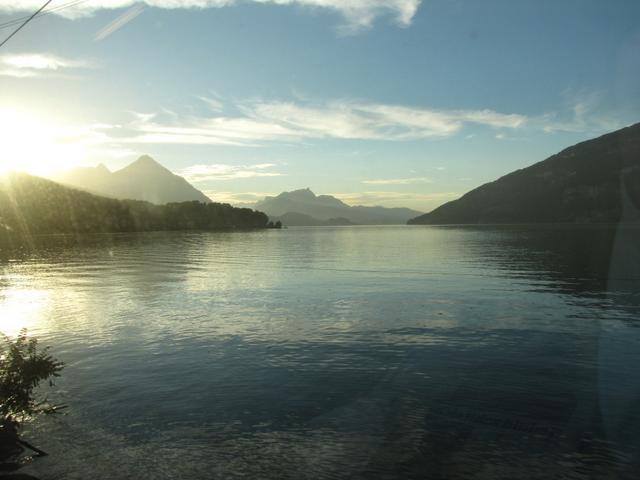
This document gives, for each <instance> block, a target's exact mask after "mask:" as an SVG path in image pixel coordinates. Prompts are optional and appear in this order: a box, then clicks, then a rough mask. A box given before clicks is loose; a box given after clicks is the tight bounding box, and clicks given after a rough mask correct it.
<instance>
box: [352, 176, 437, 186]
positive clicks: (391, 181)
mask: <svg viewBox="0 0 640 480" xmlns="http://www.w3.org/2000/svg"><path fill="white" fill-rule="evenodd" d="M431 182H432V180H431V179H430V178H427V177H412V178H381V179H377V180H363V181H362V183H366V184H367V185H411V184H414V183H431Z"/></svg>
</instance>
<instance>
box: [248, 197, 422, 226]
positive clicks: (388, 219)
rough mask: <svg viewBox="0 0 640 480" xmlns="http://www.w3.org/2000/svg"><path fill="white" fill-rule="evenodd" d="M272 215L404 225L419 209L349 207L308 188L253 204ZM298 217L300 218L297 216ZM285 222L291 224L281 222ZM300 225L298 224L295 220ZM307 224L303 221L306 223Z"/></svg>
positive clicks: (366, 223) (342, 222)
mask: <svg viewBox="0 0 640 480" xmlns="http://www.w3.org/2000/svg"><path fill="white" fill-rule="evenodd" d="M254 207H255V208H256V209H258V210H261V211H263V212H265V213H266V214H267V215H269V216H270V217H272V218H278V219H281V218H282V217H283V216H284V215H288V216H289V217H291V215H293V214H298V215H304V216H307V217H311V219H310V220H309V222H315V223H309V225H316V224H326V222H327V221H329V220H332V219H333V220H336V221H338V220H340V222H341V223H339V224H342V225H344V224H345V223H344V222H345V220H346V221H347V222H350V223H352V224H360V225H382V224H404V223H406V222H407V220H409V219H410V218H413V217H415V216H416V215H419V214H420V212H418V211H416V210H411V209H409V208H385V207H363V206H350V205H347V204H346V203H344V202H343V201H341V200H338V199H337V198H335V197H332V196H330V195H316V194H315V193H313V192H312V191H311V190H309V189H308V188H305V189H302V190H294V191H292V192H283V193H281V194H280V195H278V196H276V197H266V198H265V199H264V200H262V201H261V202H258V203H256V204H255V206H254ZM296 218H297V219H298V220H300V219H301V218H302V217H300V216H298V217H296ZM282 223H284V224H285V225H293V224H291V223H286V222H285V221H282ZM298 225H301V223H298ZM305 225H306V224H305Z"/></svg>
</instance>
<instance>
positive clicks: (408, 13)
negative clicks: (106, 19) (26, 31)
mask: <svg viewBox="0 0 640 480" xmlns="http://www.w3.org/2000/svg"><path fill="white" fill-rule="evenodd" d="M247 2H253V3H259V4H270V5H279V6H284V5H290V6H299V7H303V8H309V9H318V10H326V11H330V12H335V13H337V14H339V15H341V16H342V17H343V18H344V19H345V21H346V24H345V25H344V26H343V28H342V29H343V31H345V32H346V33H355V32H357V31H360V30H363V29H367V28H370V27H371V26H372V25H373V23H374V22H375V21H376V19H377V18H379V17H383V16H389V17H391V18H392V19H393V20H394V21H395V22H396V23H397V24H398V25H399V26H401V27H407V26H409V25H410V24H411V22H412V20H413V17H414V16H415V14H416V12H417V11H418V8H419V7H420V4H421V3H422V0H143V1H140V0H92V1H90V2H76V3H75V4H71V5H68V6H64V5H60V6H58V8H56V7H55V6H52V7H49V8H47V9H46V10H45V11H49V12H50V13H53V14H56V15H60V16H64V17H66V18H72V19H73V18H82V17H86V16H90V15H93V14H94V13H95V12H97V11H99V10H115V9H120V8H125V7H131V6H133V5H136V4H138V5H139V6H140V7H143V6H144V5H147V6H149V7H156V8H164V9H179V8H188V9H204V8H222V7H229V6H233V5H238V4H241V3H247ZM41 3H42V2H41V0H21V1H20V2H16V1H15V0H0V12H9V13H14V12H29V13H30V12H32V11H34V10H37V9H38V8H40V6H41ZM62 7H64V8H62ZM139 13H140V12H138V13H137V14H136V16H137V15H138V14H139ZM130 20H132V18H131V19H129V20H127V21H130ZM124 23H126V22H124ZM124 23H123V25H124ZM121 26H122V25H121ZM118 28H119V27H118ZM116 29H117V28H116ZM116 29H114V31H115V30H116Z"/></svg>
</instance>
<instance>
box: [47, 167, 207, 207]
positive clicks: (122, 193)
mask: <svg viewBox="0 0 640 480" xmlns="http://www.w3.org/2000/svg"><path fill="white" fill-rule="evenodd" d="M52 179H53V180H55V181H57V182H59V183H62V184H65V185H70V186H72V187H76V188H80V189H82V190H86V191H87V192H91V193H96V194H98V195H105V196H107V197H113V198H120V199H132V200H144V201H147V202H151V203H155V204H158V205H162V204H165V203H171V202H187V201H191V200H197V201H198V202H202V203H210V202H211V199H210V198H209V197H207V196H206V195H205V194H204V193H202V192H201V191H200V190H198V189H196V188H195V187H193V185H191V184H190V183H189V182H187V181H186V180H185V179H184V178H182V177H180V176H178V175H176V174H174V173H172V172H171V171H169V170H168V169H166V168H164V167H163V166H162V165H160V164H159V163H158V162H156V161H155V160H154V159H153V158H151V157H149V156H148V155H143V156H141V157H140V158H138V159H137V160H136V161H135V162H133V163H131V164H130V165H128V166H126V167H124V168H122V169H120V170H116V171H115V172H111V171H109V169H108V168H107V167H105V166H104V165H102V164H100V165H98V166H97V167H89V168H76V169H73V170H69V171H67V172H62V173H60V174H57V175H55V176H53V177H52Z"/></svg>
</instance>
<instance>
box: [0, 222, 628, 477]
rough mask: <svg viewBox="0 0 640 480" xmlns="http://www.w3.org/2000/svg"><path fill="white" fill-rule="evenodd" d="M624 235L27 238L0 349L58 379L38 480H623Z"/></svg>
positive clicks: (38, 433) (38, 427)
mask: <svg viewBox="0 0 640 480" xmlns="http://www.w3.org/2000/svg"><path fill="white" fill-rule="evenodd" d="M639 249H640V231H639V230H634V229H617V230H616V229H615V228H545V227H501V228H497V227H496V228H491V227H486V228H454V227H449V228H436V227H404V226H402V227H338V228H291V229H289V230H283V231H264V232H253V233H219V234H212V233H203V234H184V233H175V234H144V235H130V236H95V237H87V238H81V239H74V238H69V237H50V238H41V239H38V240H36V241H34V245H32V246H31V248H30V249H23V250H15V249H14V250H12V249H8V248H3V250H2V251H1V253H0V315H1V316H0V330H2V331H4V332H7V333H10V334H12V333H15V332H16V331H17V330H18V329H19V328H21V327H23V326H26V327H28V328H29V331H30V332H31V333H32V334H35V335H37V336H38V337H39V338H40V339H41V340H42V342H43V343H45V344H47V345H51V346H52V348H53V353H54V354H55V355H56V356H57V357H59V358H61V359H62V360H64V361H65V362H66V365H67V366H66V369H65V371H64V374H63V377H62V379H61V380H60V381H59V382H58V385H57V386H58V388H57V393H56V395H55V399H56V400H57V401H60V402H63V403H66V404H68V405H69V410H68V414H67V415H64V416H57V417H53V418H48V419H45V420H43V421H39V422H38V423H36V424H35V425H32V426H30V427H29V428H28V430H27V432H26V433H27V437H28V438H29V440H31V441H32V443H36V444H38V445H39V446H41V447H42V448H44V449H45V450H47V451H48V452H49V453H50V454H51V455H50V456H49V457H47V458H44V459H39V460H37V461H36V462H34V463H33V464H32V465H31V466H29V467H27V468H26V469H24V471H25V472H29V473H32V474H36V475H38V476H40V477H41V478H42V479H43V480H46V479H75V478H78V479H86V478H109V479H120V478H123V479H124V478H153V479H169V478H171V479H182V478H185V479H187V478H188V479H191V478H194V479H195V478H198V479H201V478H212V479H234V478H251V479H324V478H335V479H343V478H345V479H346V478H349V479H361V478H388V479H394V478H428V479H439V478H504V479H514V478H540V479H550V478H570V479H581V478H585V479H586V478H636V477H637V472H638V471H639V469H640V454H639V447H640V369H639V368H638V366H639V365H640V329H639V327H640V316H639V315H638V313H639V312H640V260H639V259H640V251H639Z"/></svg>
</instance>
